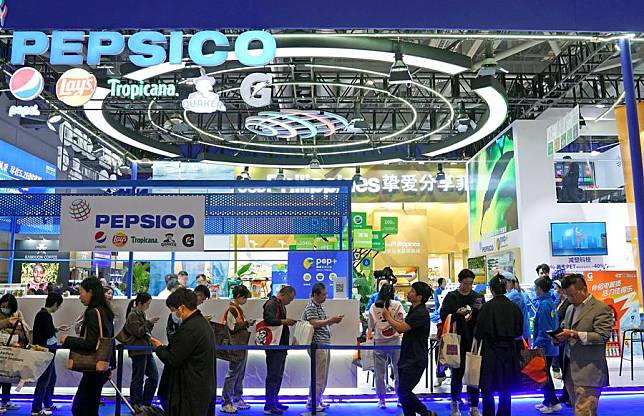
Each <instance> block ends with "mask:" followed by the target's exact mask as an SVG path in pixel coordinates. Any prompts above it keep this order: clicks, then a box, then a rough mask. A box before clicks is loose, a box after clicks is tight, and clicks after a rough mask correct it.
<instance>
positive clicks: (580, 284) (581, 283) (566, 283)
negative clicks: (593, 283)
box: [561, 273, 588, 290]
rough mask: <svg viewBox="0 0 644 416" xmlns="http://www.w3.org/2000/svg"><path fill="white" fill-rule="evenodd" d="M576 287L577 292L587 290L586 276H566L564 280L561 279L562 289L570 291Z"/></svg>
mask: <svg viewBox="0 0 644 416" xmlns="http://www.w3.org/2000/svg"><path fill="white" fill-rule="evenodd" d="M573 285H574V286H575V287H576V288H577V290H583V289H586V288H587V287H588V286H587V285H586V279H584V276H582V275H581V274H576V273H575V274H569V275H567V276H564V278H563V279H561V288H562V289H568V288H569V287H570V286H573Z"/></svg>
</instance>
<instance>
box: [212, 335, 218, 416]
mask: <svg viewBox="0 0 644 416" xmlns="http://www.w3.org/2000/svg"><path fill="white" fill-rule="evenodd" d="M212 410H213V414H217V344H216V343H215V397H214V398H213V399H212Z"/></svg>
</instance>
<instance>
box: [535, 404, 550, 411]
mask: <svg viewBox="0 0 644 416" xmlns="http://www.w3.org/2000/svg"><path fill="white" fill-rule="evenodd" d="M546 407H548V406H546V405H545V404H543V403H539V404H535V405H534V408H535V409H537V410H541V409H543V408H546Z"/></svg>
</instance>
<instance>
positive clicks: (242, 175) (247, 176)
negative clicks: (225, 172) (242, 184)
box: [237, 166, 250, 181]
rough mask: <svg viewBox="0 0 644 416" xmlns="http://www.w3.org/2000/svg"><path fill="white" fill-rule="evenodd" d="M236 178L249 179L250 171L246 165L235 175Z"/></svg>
mask: <svg viewBox="0 0 644 416" xmlns="http://www.w3.org/2000/svg"><path fill="white" fill-rule="evenodd" d="M237 180H238V181H249V180H250V172H249V171H248V166H246V167H245V168H244V171H243V172H242V173H240V174H239V175H237Z"/></svg>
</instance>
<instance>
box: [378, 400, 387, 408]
mask: <svg viewBox="0 0 644 416" xmlns="http://www.w3.org/2000/svg"><path fill="white" fill-rule="evenodd" d="M386 408H387V404H386V403H385V401H384V400H378V409H386Z"/></svg>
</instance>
